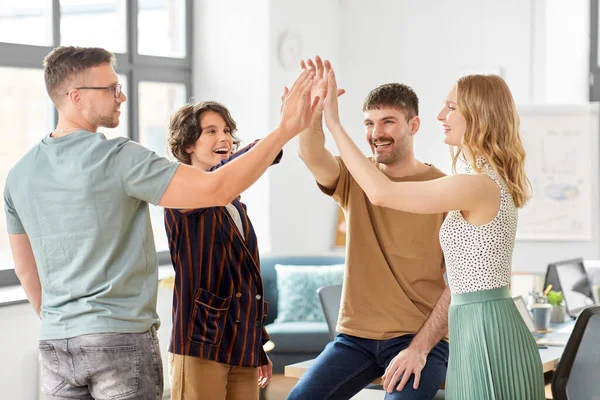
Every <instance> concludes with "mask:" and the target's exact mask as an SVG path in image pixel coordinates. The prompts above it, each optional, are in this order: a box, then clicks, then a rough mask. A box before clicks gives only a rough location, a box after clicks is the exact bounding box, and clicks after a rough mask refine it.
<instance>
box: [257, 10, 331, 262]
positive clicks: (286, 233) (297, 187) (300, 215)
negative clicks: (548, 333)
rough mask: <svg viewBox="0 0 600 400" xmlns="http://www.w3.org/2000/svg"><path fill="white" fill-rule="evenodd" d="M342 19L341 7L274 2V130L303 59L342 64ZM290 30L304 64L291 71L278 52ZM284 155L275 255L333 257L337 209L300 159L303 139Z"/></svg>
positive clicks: (274, 198) (273, 196)
mask: <svg viewBox="0 0 600 400" xmlns="http://www.w3.org/2000/svg"><path fill="white" fill-rule="evenodd" d="M339 14H340V6H339V4H338V2H335V1H320V0H304V1H301V2H300V1H295V0H284V1H282V0H277V1H275V0H274V1H272V2H271V31H270V39H269V40H270V48H271V52H270V54H269V64H270V66H271V75H270V79H271V89H270V93H269V101H270V107H269V121H270V123H271V125H275V124H277V122H278V121H279V113H278V110H279V105H280V104H281V100H280V98H281V93H282V89H283V87H284V86H286V85H287V86H289V85H290V84H291V83H293V81H294V79H295V78H296V77H297V76H298V74H299V73H300V66H299V62H300V59H307V58H311V57H314V56H315V55H321V56H324V57H327V58H329V59H330V60H331V62H332V63H334V64H339V63H340V62H341V60H340V56H339V53H340V46H339V43H340V33H341V31H340V24H339V21H340V17H339ZM286 30H287V31H289V32H291V34H293V35H296V36H297V37H299V38H300V46H299V47H300V51H299V52H298V53H299V54H298V60H297V61H296V62H295V63H293V64H292V66H290V67H287V68H286V67H284V66H283V65H282V64H281V63H280V62H279V60H278V58H277V48H278V47H277V46H278V43H279V40H280V38H281V35H282V34H283V33H284V31H286ZM330 142H331V141H330ZM332 150H333V148H332ZM284 154H285V155H284V158H283V160H282V162H281V165H279V166H277V167H276V168H273V169H272V170H271V171H270V180H271V187H270V195H269V198H270V202H271V234H272V236H271V247H272V249H271V250H272V252H274V253H294V254H301V253H313V252H326V251H329V250H330V248H331V245H332V240H333V234H334V224H335V210H336V209H337V205H336V204H335V203H334V202H333V201H332V200H331V199H329V198H328V197H327V196H325V195H323V194H321V193H320V191H319V190H318V188H317V186H316V184H315V181H314V179H313V177H312V175H311V174H310V172H309V171H308V169H307V168H306V166H305V165H304V163H302V161H301V160H300V158H299V157H298V141H297V139H294V140H292V141H291V142H289V143H288V144H287V145H286V146H285V150H284ZM259 241H260V238H259Z"/></svg>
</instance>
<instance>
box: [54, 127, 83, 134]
mask: <svg viewBox="0 0 600 400" xmlns="http://www.w3.org/2000/svg"><path fill="white" fill-rule="evenodd" d="M79 129H80V128H72V129H55V130H54V132H57V133H69V132H75V131H78V130H79Z"/></svg>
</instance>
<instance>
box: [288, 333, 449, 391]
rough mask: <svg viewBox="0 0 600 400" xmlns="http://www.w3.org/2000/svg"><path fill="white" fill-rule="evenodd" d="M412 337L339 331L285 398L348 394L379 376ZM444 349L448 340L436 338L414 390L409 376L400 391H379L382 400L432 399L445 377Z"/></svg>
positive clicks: (446, 361) (445, 356)
mask: <svg viewBox="0 0 600 400" xmlns="http://www.w3.org/2000/svg"><path fill="white" fill-rule="evenodd" d="M413 337H414V335H404V336H400V337H397V338H393V339H388V340H371V339H361V338H358V337H355V336H349V335H344V334H341V333H340V334H339V335H337V336H336V338H335V340H334V341H333V342H331V343H329V344H328V345H327V347H325V350H323V352H322V353H321V354H320V355H319V357H317V359H316V360H315V363H314V364H313V365H312V366H311V367H310V368H309V369H308V370H307V371H306V372H305V373H304V375H302V378H300V380H299V381H298V383H297V384H296V386H295V387H294V389H293V390H292V392H291V393H290V395H289V397H288V400H296V399H299V400H305V399H306V400H326V399H344V400H345V399H349V398H351V397H352V396H354V395H355V394H356V393H358V392H359V391H361V390H362V389H363V388H364V387H365V386H367V385H368V384H369V383H371V382H372V381H373V380H374V379H375V378H378V377H380V376H382V375H383V373H384V372H385V368H386V367H387V366H388V364H389V363H390V362H391V361H392V359H393V358H394V357H396V356H397V355H398V353H400V351H401V350H404V349H406V348H407V347H408V345H410V342H411V340H412V338H413ZM448 353H449V348H448V343H447V342H445V341H443V340H442V341H440V342H439V343H438V344H437V345H436V346H435V347H434V348H433V349H432V350H431V352H430V353H429V355H428V356H427V363H426V364H425V368H423V371H422V373H421V382H420V384H419V388H418V389H417V390H415V389H413V382H414V376H412V377H411V378H410V379H409V381H408V383H407V384H406V386H405V387H404V389H403V390H402V391H401V392H398V391H394V393H392V394H388V393H385V392H384V391H382V392H381V397H382V398H385V399H386V400H412V399H432V398H433V397H434V396H435V394H436V393H437V391H438V390H439V388H440V386H441V385H442V382H444V379H445V378H446V367H447V365H448ZM398 383H400V382H399V381H398ZM384 395H385V397H384Z"/></svg>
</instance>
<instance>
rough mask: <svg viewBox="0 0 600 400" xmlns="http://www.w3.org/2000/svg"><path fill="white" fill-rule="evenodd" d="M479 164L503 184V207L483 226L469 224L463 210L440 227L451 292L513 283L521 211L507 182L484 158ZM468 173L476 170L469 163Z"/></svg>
mask: <svg viewBox="0 0 600 400" xmlns="http://www.w3.org/2000/svg"><path fill="white" fill-rule="evenodd" d="M477 166H478V167H480V168H481V169H482V172H481V173H482V174H486V175H488V176H489V177H490V178H492V179H493V180H494V182H496V183H497V184H498V186H499V187H500V192H501V200H500V209H499V210H498V214H497V215H496V217H494V219H493V220H492V221H490V222H489V223H487V224H485V225H480V226H475V225H471V224H470V223H468V222H467V221H466V220H465V219H464V218H463V216H462V213H461V212H460V211H450V212H449V213H448V215H447V217H446V219H445V220H444V223H443V224H442V226H441V228H440V243H441V245H442V250H443V251H444V257H445V259H446V270H447V271H448V284H449V286H450V291H451V292H452V293H467V292H475V291H479V290H487V289H496V288H500V287H503V286H508V285H509V284H510V276H511V268H512V254H513V249H514V247H515V236H516V234H517V221H518V211H517V208H516V207H515V203H514V201H513V198H512V195H511V194H510V192H509V191H508V187H507V185H506V183H505V182H504V180H503V179H502V178H501V177H499V176H498V175H497V174H496V172H494V170H493V169H492V167H491V166H490V165H489V164H488V163H487V162H486V161H485V159H484V158H483V157H477ZM465 173H466V174H476V173H477V172H475V171H474V170H473V168H471V166H467V167H466V168H465Z"/></svg>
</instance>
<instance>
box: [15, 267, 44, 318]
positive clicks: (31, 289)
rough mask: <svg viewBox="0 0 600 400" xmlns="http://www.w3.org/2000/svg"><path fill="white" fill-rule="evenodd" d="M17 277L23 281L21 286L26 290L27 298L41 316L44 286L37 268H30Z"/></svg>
mask: <svg viewBox="0 0 600 400" xmlns="http://www.w3.org/2000/svg"><path fill="white" fill-rule="evenodd" d="M17 277H18V278H19V281H21V286H22V287H23V290H24V291H25V295H26V296H27V299H28V300H29V302H30V303H31V305H32V306H33V309H34V310H35V313H36V314H37V315H38V317H39V316H40V313H41V307H42V286H41V284H40V277H39V275H38V272H37V269H35V270H30V271H28V272H27V273H24V274H21V275H19V274H17Z"/></svg>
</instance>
